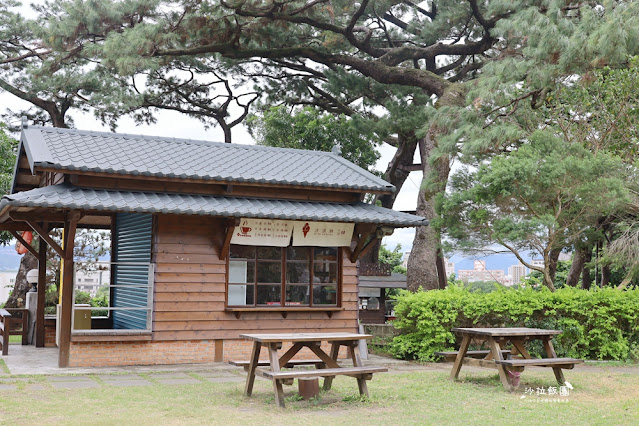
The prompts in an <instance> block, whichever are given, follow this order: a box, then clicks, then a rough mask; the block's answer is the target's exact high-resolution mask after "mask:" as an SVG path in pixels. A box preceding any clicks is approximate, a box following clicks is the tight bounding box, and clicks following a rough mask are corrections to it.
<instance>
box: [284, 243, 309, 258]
mask: <svg viewBox="0 0 639 426" xmlns="http://www.w3.org/2000/svg"><path fill="white" fill-rule="evenodd" d="M309 252H310V249H309V248H308V247H292V246H291V247H288V248H287V249H286V260H307V259H308V258H309Z"/></svg>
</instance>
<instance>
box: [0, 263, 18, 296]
mask: <svg viewBox="0 0 639 426" xmlns="http://www.w3.org/2000/svg"><path fill="white" fill-rule="evenodd" d="M16 275H18V271H2V272H0V304H2V303H4V302H6V301H7V299H8V298H9V295H10V294H11V292H12V291H13V286H14V285H15V284H16Z"/></svg>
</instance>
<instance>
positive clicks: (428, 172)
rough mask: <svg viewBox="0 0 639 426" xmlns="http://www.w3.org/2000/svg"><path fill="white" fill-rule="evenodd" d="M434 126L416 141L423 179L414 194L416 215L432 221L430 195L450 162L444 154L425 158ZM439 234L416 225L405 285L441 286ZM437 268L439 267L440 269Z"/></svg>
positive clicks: (433, 142)
mask: <svg viewBox="0 0 639 426" xmlns="http://www.w3.org/2000/svg"><path fill="white" fill-rule="evenodd" d="M436 135H437V129H436V127H435V126H433V127H431V129H430V130H429V132H428V134H427V136H426V137H425V138H424V139H423V140H422V141H421V142H420V143H421V145H420V152H421V161H422V167H423V170H424V179H423V181H422V187H421V189H420V191H419V195H418V198H417V215H418V216H423V217H425V218H427V219H428V220H429V221H432V220H433V219H435V218H436V216H437V214H436V212H435V205H434V201H435V200H434V197H435V195H436V194H438V193H439V192H441V191H443V190H444V189H445V188H446V183H447V182H448V174H449V173H450V165H449V163H448V158H444V159H440V160H437V161H435V162H431V161H430V160H429V157H430V153H431V152H432V151H433V149H434V148H435V145H436ZM440 246H441V235H440V233H439V230H438V229H436V228H435V227H433V226H419V227H417V231H416V232H415V239H414V240H413V249H412V250H411V255H410V257H409V258H408V268H407V269H408V272H407V280H406V281H407V283H406V284H407V288H408V289H409V290H411V291H417V290H418V289H419V288H420V287H421V288H423V289H424V290H435V289H439V288H441V287H442V286H441V283H440V282H441V279H440V278H441V275H442V274H443V278H444V281H445V277H446V273H445V271H444V270H443V269H444V268H443V262H442V261H441V260H440V261H439V264H440V266H442V267H441V268H438V267H437V264H438V258H441V249H440ZM440 269H441V270H440Z"/></svg>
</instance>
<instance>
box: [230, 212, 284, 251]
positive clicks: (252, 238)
mask: <svg viewBox="0 0 639 426" xmlns="http://www.w3.org/2000/svg"><path fill="white" fill-rule="evenodd" d="M292 232H293V222H291V221H286V220H272V219H242V220H240V225H239V226H236V227H235V230H234V231H233V237H231V244H241V245H245V246H270V247H287V246H288V245H289V243H290V242H291V233H292Z"/></svg>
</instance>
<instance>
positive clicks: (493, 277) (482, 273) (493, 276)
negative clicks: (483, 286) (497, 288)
mask: <svg viewBox="0 0 639 426" xmlns="http://www.w3.org/2000/svg"><path fill="white" fill-rule="evenodd" d="M458 278H459V279H460V280H462V281H463V282H465V283H472V282H476V281H497V282H498V283H500V284H503V283H504V282H505V274H504V271H502V270H501V269H486V261H485V260H475V261H474V262H473V269H460V270H459V277H458Z"/></svg>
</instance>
